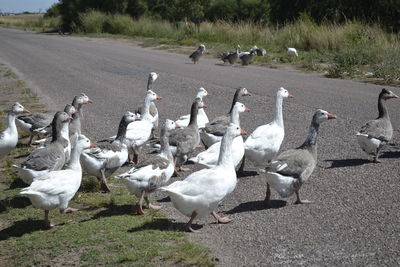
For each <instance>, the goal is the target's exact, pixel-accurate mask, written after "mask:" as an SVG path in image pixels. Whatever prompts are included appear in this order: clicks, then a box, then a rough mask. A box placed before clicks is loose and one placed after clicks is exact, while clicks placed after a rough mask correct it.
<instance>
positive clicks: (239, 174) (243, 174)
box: [236, 171, 258, 178]
mask: <svg viewBox="0 0 400 267" xmlns="http://www.w3.org/2000/svg"><path fill="white" fill-rule="evenodd" d="M236 174H237V177H238V178H244V177H249V176H256V175H257V174H258V173H257V172H256V171H242V172H236Z"/></svg>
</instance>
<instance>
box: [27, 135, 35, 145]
mask: <svg viewBox="0 0 400 267" xmlns="http://www.w3.org/2000/svg"><path fill="white" fill-rule="evenodd" d="M32 140H33V134H31V136H30V137H29V141H28V144H27V146H32ZM33 147H34V146H33Z"/></svg>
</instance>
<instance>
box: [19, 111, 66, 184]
mask: <svg viewBox="0 0 400 267" xmlns="http://www.w3.org/2000/svg"><path fill="white" fill-rule="evenodd" d="M71 119H72V118H71V117H70V116H69V115H68V114H67V113H66V112H62V111H58V112H57V113H56V114H55V115H54V118H53V121H52V128H53V132H52V135H53V136H52V140H51V143H50V144H48V145H47V146H45V147H40V148H38V149H36V150H34V151H33V152H32V153H30V154H29V156H28V158H26V159H25V160H24V161H22V162H21V164H20V166H17V165H13V167H14V168H16V169H17V170H18V174H19V177H20V178H21V179H22V180H23V181H24V182H25V183H26V184H31V183H32V182H33V181H34V180H35V179H36V178H38V177H40V176H43V175H44V174H46V173H48V172H50V171H56V170H61V168H62V167H63V166H64V164H65V163H66V153H65V148H66V147H68V144H69V141H67V139H68V124H69V121H70V120H71ZM65 138H67V139H65Z"/></svg>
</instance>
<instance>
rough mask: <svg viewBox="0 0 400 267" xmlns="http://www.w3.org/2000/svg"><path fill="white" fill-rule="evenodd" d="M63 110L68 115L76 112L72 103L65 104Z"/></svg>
mask: <svg viewBox="0 0 400 267" xmlns="http://www.w3.org/2000/svg"><path fill="white" fill-rule="evenodd" d="M64 112H66V113H67V114H68V115H70V116H72V115H73V114H75V113H76V109H75V107H74V106H73V105H71V104H67V105H66V106H65V108H64Z"/></svg>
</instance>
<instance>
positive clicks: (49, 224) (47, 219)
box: [44, 210, 54, 228]
mask: <svg viewBox="0 0 400 267" xmlns="http://www.w3.org/2000/svg"><path fill="white" fill-rule="evenodd" d="M44 224H45V226H46V227H47V228H53V227H54V224H51V223H50V221H49V211H48V210H45V211H44Z"/></svg>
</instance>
